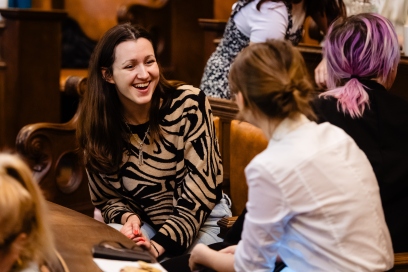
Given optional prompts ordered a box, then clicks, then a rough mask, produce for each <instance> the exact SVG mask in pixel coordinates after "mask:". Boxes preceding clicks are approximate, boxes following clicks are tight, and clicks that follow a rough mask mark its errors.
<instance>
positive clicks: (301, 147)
mask: <svg viewBox="0 0 408 272" xmlns="http://www.w3.org/2000/svg"><path fill="white" fill-rule="evenodd" d="M229 80H230V86H231V91H232V93H234V94H235V98H236V103H237V105H238V108H239V112H240V114H241V116H242V117H243V118H244V119H245V120H246V121H248V122H250V123H252V124H254V125H256V126H258V127H259V128H261V129H262V131H263V133H264V134H265V136H266V137H267V138H268V139H270V140H269V144H268V147H267V148H266V150H264V151H263V152H262V153H260V154H259V155H257V156H256V157H255V158H254V159H253V160H252V161H251V162H250V163H249V165H248V166H247V167H246V169H245V175H246V178H247V183H248V188H249V190H248V202H247V204H246V208H247V214H246V216H245V221H244V228H243V233H242V239H241V241H240V242H239V243H238V245H237V246H232V247H228V248H225V249H223V250H221V251H219V252H217V251H214V250H212V249H209V248H208V247H207V246H205V245H201V244H200V245H197V246H195V247H194V249H193V250H192V252H191V257H190V268H191V270H195V269H198V268H200V267H201V266H202V265H204V266H206V267H209V268H211V269H214V270H216V271H273V269H274V267H275V261H276V259H277V257H278V256H280V258H281V259H282V261H283V262H284V263H285V264H286V265H287V266H288V268H286V270H288V269H289V270H290V271H292V270H293V271H386V270H388V269H389V268H391V267H392V265H393V252H392V245H391V239H390V236H389V233H388V229H387V226H386V224H385V220H384V214H383V211H382V207H381V200H380V195H379V188H378V184H377V181H376V179H375V175H374V172H373V170H372V167H371V165H370V163H369V161H368V160H367V157H366V156H365V154H364V153H363V152H362V151H361V150H360V149H359V148H358V146H357V145H356V144H355V142H354V141H353V139H352V138H351V137H350V136H348V135H347V134H346V133H345V132H344V131H343V130H341V129H339V128H337V127H336V126H333V125H331V124H329V123H324V124H316V123H315V122H313V121H310V119H308V117H306V116H309V117H310V118H312V117H313V112H312V109H311V107H310V104H309V103H310V98H311V94H312V92H313V87H312V83H311V82H310V80H309V77H308V72H307V69H306V67H305V64H304V61H303V59H302V56H301V54H300V52H299V51H298V50H297V49H296V48H294V47H293V46H291V45H290V44H289V43H288V42H284V41H276V40H275V41H269V42H266V43H259V44H255V45H252V46H249V47H247V48H245V49H244V50H243V51H242V52H241V53H240V54H239V55H238V57H237V58H236V60H235V61H234V63H233V65H232V67H231V72H230V75H229Z"/></svg>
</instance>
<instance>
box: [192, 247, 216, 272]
mask: <svg viewBox="0 0 408 272" xmlns="http://www.w3.org/2000/svg"><path fill="white" fill-rule="evenodd" d="M210 251H211V249H210V248H209V247H208V246H206V245H204V244H197V245H196V246H195V247H194V248H193V250H192V251H191V255H190V259H189V260H188V266H189V267H190V269H191V271H195V270H200V269H202V268H203V266H202V263H203V260H204V259H205V258H206V255H207V253H208V252H210Z"/></svg>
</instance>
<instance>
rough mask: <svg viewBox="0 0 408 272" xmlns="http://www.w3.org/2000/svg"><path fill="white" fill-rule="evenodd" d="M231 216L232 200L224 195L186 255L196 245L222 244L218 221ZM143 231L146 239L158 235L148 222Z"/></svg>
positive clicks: (120, 226)
mask: <svg viewBox="0 0 408 272" xmlns="http://www.w3.org/2000/svg"><path fill="white" fill-rule="evenodd" d="M229 216H232V213H231V199H230V198H229V197H228V196H227V195H226V194H223V196H222V198H221V200H220V202H219V203H218V204H217V205H215V207H214V209H213V210H212V212H211V213H210V215H209V216H208V218H207V220H206V221H205V222H204V224H203V225H202V226H201V229H200V230H199V232H198V235H197V237H196V239H195V240H194V242H193V244H192V245H191V246H190V248H189V249H188V250H187V251H186V253H189V252H190V251H191V250H192V249H193V247H194V246H195V245H196V244H205V245H210V244H214V243H218V242H222V241H223V239H222V238H220V237H218V234H219V233H220V227H219V226H218V225H217V221H218V220H220V219H221V218H223V217H229ZM108 225H109V226H111V227H113V228H115V229H117V230H119V231H120V229H121V228H122V227H123V225H121V224H117V223H109V224H108ZM141 230H142V232H143V235H144V236H145V237H149V239H151V238H152V237H153V236H154V235H155V234H156V230H155V229H154V228H153V227H152V226H150V225H149V224H147V223H146V222H144V224H143V226H142V228H141Z"/></svg>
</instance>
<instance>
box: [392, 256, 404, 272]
mask: <svg viewBox="0 0 408 272" xmlns="http://www.w3.org/2000/svg"><path fill="white" fill-rule="evenodd" d="M390 271H394V272H407V271H408V252H402V253H395V254H394V267H393V269H391V270H390Z"/></svg>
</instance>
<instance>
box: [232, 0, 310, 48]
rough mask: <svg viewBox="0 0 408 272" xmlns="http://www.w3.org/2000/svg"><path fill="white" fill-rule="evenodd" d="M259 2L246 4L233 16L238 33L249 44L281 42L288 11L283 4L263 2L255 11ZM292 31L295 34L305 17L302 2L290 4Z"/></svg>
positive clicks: (286, 26)
mask: <svg viewBox="0 0 408 272" xmlns="http://www.w3.org/2000/svg"><path fill="white" fill-rule="evenodd" d="M258 2H259V0H256V1H253V2H250V3H248V4H247V5H246V6H244V7H243V8H242V9H241V10H240V11H239V12H238V13H237V14H236V15H235V16H234V22H235V25H236V26H237V28H238V29H239V31H241V32H242V34H244V35H245V36H247V37H249V39H250V41H251V42H265V41H266V40H267V39H278V40H283V39H284V38H285V35H286V30H287V28H288V24H289V19H288V17H289V15H288V9H287V8H286V6H285V4H284V3H283V2H265V3H263V4H262V5H261V8H260V10H257V8H256V5H257V4H258ZM292 15H293V16H292V21H293V27H292V31H293V32H295V31H296V30H297V29H298V28H299V27H300V26H301V25H303V22H304V20H305V17H306V13H305V9H304V4H303V1H302V2H300V3H298V4H292Z"/></svg>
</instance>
